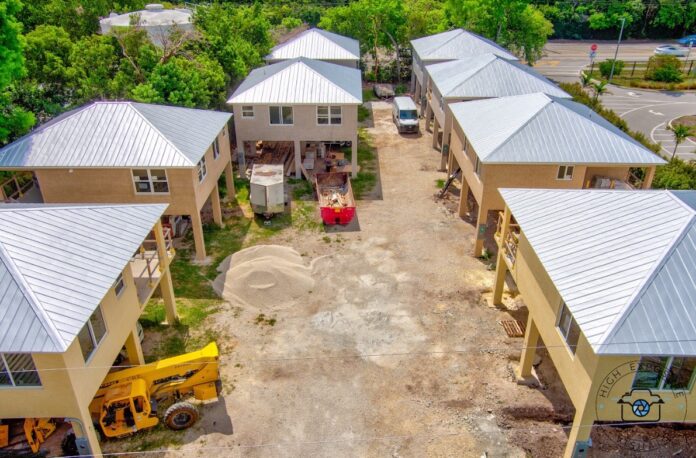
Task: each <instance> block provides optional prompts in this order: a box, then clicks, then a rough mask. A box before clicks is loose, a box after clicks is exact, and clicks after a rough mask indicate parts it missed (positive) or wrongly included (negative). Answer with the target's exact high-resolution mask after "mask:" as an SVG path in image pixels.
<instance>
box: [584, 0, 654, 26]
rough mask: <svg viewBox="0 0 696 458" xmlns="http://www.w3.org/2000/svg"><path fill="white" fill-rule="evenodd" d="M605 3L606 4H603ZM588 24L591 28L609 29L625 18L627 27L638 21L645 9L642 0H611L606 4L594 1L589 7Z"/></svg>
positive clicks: (618, 24)
mask: <svg viewBox="0 0 696 458" xmlns="http://www.w3.org/2000/svg"><path fill="white" fill-rule="evenodd" d="M605 5H606V6H605ZM590 11H591V14H590V16H589V18H588V24H589V26H590V28H591V29H594V30H601V29H611V28H619V27H621V20H622V19H625V20H626V25H625V27H626V28H627V29H628V28H630V27H631V25H632V24H633V23H637V22H639V21H640V19H641V17H642V16H643V12H644V11H645V5H644V3H643V1H642V0H625V1H620V2H619V1H611V2H609V3H606V4H602V3H595V4H594V5H593V7H591V9H590Z"/></svg>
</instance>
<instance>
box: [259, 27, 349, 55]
mask: <svg viewBox="0 0 696 458" xmlns="http://www.w3.org/2000/svg"><path fill="white" fill-rule="evenodd" d="M296 57H306V58H308V59H318V60H360V43H359V42H358V40H354V39H352V38H349V37H344V36H343V35H338V34H336V33H332V32H327V31H326V30H322V29H309V30H305V31H304V32H302V33H300V34H299V35H297V36H296V37H294V38H292V39H291V40H288V41H287V42H285V43H281V44H279V45H278V46H276V47H274V48H273V49H271V53H270V54H269V55H267V56H266V60H285V59H294V58H296Z"/></svg>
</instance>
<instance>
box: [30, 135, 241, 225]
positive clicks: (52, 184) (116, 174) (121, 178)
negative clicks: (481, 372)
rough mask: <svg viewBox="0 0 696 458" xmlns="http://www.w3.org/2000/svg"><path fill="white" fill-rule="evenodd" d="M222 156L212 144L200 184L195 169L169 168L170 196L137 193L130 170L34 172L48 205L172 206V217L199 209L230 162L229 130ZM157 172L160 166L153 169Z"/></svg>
mask: <svg viewBox="0 0 696 458" xmlns="http://www.w3.org/2000/svg"><path fill="white" fill-rule="evenodd" d="M218 143H219V145H220V155H219V156H218V158H217V159H216V160H213V150H212V145H211V146H210V148H209V149H208V151H207V152H206V153H205V158H206V165H207V169H208V174H207V176H206V178H205V180H204V181H203V182H202V183H199V182H198V174H197V170H196V168H195V167H188V168H168V169H166V172H167V181H168V183H169V193H168V194H138V193H136V192H135V187H134V185H133V177H132V173H131V169H129V168H101V169H96V168H94V169H88V168H73V169H66V168H60V169H39V170H35V173H36V176H37V179H38V181H39V186H40V188H41V194H42V195H43V199H44V202H46V203H129V204H130V203H143V204H144V203H169V204H170V205H169V207H168V208H167V211H166V213H167V214H169V215H189V214H191V213H193V212H196V211H197V210H199V209H200V208H201V206H202V204H203V203H204V202H205V200H206V199H207V197H208V195H209V194H210V191H211V190H212V188H213V187H214V186H215V183H217V180H218V178H219V177H220V175H221V174H222V172H223V171H224V169H225V165H226V164H227V162H229V160H230V139H229V133H228V131H227V127H225V128H224V129H223V130H222V131H221V132H220V134H219V135H218ZM151 168H153V169H156V168H157V167H151Z"/></svg>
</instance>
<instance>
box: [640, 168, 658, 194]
mask: <svg viewBox="0 0 696 458" xmlns="http://www.w3.org/2000/svg"><path fill="white" fill-rule="evenodd" d="M656 168H657V167H655V166H652V167H647V168H646V170H645V178H644V179H643V186H642V188H643V189H650V186H652V182H653V179H654V178H655V170H656Z"/></svg>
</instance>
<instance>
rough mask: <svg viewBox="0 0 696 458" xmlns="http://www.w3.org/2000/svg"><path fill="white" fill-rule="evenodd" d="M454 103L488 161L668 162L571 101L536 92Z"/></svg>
mask: <svg viewBox="0 0 696 458" xmlns="http://www.w3.org/2000/svg"><path fill="white" fill-rule="evenodd" d="M449 106H450V109H451V110H452V113H453V114H454V117H455V119H456V122H457V123H459V125H460V127H461V128H462V130H463V131H464V134H465V135H466V137H467V139H468V140H469V142H470V143H471V145H472V146H473V148H474V150H475V151H476V154H477V155H478V156H479V159H480V160H481V162H483V163H489V164H517V163H526V164H549V163H552V164H624V165H651V164H664V163H665V161H664V160H663V159H662V158H661V157H659V156H658V155H656V154H654V153H653V152H652V151H650V150H648V149H647V148H645V147H644V146H643V145H641V144H640V143H638V142H637V141H635V140H634V139H633V138H631V137H630V136H628V135H627V134H626V133H624V132H622V131H621V130H620V129H618V128H617V127H616V126H614V125H613V124H611V123H610V122H609V121H607V120H606V119H604V118H602V117H601V116H600V115H599V114H597V113H595V112H594V111H592V110H591V109H589V108H587V107H586V106H585V105H581V104H579V103H577V102H573V101H572V100H566V99H561V98H558V97H553V96H549V95H547V94H542V93H534V94H525V95H518V96H511V97H500V98H492V99H485V100H474V101H469V102H458V103H452V104H450V105H449Z"/></svg>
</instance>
